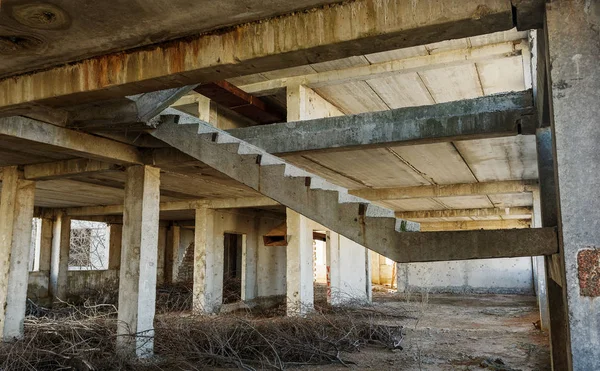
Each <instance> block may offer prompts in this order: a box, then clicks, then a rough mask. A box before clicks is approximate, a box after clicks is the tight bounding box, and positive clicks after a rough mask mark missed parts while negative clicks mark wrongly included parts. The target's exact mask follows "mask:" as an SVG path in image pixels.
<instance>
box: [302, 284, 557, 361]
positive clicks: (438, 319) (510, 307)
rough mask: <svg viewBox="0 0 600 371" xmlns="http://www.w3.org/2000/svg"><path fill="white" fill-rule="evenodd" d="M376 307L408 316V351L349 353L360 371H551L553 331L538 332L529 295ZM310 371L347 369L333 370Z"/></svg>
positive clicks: (383, 299)
mask: <svg viewBox="0 0 600 371" xmlns="http://www.w3.org/2000/svg"><path fill="white" fill-rule="evenodd" d="M373 302H374V306H375V308H394V309H398V311H399V312H405V313H407V314H408V315H409V316H410V317H412V318H411V319H406V320H403V321H404V322H405V324H404V334H405V336H404V339H403V342H402V346H403V350H393V351H391V350H382V349H371V348H367V349H364V350H362V351H361V352H360V353H354V354H349V355H347V356H346V357H345V359H347V360H350V361H352V362H355V365H353V366H351V367H352V368H355V369H372V370H482V369H488V370H536V371H537V370H550V353H549V345H548V338H547V333H544V332H542V331H540V330H539V329H537V328H536V327H535V325H534V323H535V322H536V321H537V320H538V319H539V315H538V309H537V306H536V299H535V297H532V296H523V295H470V296H465V295H461V296H458V295H441V294H440V295H426V296H423V297H421V295H415V294H413V295H403V294H396V293H388V292H375V293H374V294H373ZM303 369H305V370H317V369H319V370H338V369H339V370H342V369H347V368H346V367H339V366H328V367H319V368H303Z"/></svg>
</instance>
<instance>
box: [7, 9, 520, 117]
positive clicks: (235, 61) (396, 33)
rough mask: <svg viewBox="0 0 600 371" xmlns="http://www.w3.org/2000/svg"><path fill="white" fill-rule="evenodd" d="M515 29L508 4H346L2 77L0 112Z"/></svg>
mask: <svg viewBox="0 0 600 371" xmlns="http://www.w3.org/2000/svg"><path fill="white" fill-rule="evenodd" d="M161 13H162V12H161ZM193 23H194V24H196V23H197V21H194V22H193ZM513 26H514V24H513V17H512V6H511V3H510V1H508V0H485V1H484V0H477V1H469V2H467V3H465V2H464V1H459V0H443V1H434V0H423V1H418V2H410V1H407V0H359V1H353V2H346V3H343V4H341V5H338V6H331V7H327V8H324V9H321V10H317V11H310V12H304V13H296V14H292V15H289V16H283V17H279V18H274V19H271V20H267V21H263V22H257V23H250V24H246V25H242V26H238V27H235V28H232V29H228V30H224V31H223V32H219V33H214V34H206V35H200V36H195V37H189V38H186V39H180V40H176V41H173V42H168V43H164V44H159V45H158V46H156V47H153V48H147V49H142V50H135V51H131V52H128V53H117V54H110V55H105V56H101V57H97V58H91V59H87V60H83V61H81V62H78V63H74V64H71V65H68V66H63V67H57V68H54V69H50V70H47V71H41V72H37V73H32V74H28V75H21V76H19V77H17V78H7V79H5V80H3V81H0V107H9V106H12V107H16V106H18V105H20V104H24V103H27V102H38V103H43V104H48V105H53V106H57V105H68V104H73V103H81V102H85V101H91V100H97V99H106V98H109V97H115V96H121V97H122V96H125V95H131V94H135V93H141V92H144V91H151V90H158V89H165V88H172V87H177V86H181V85H186V84H189V83H198V82H206V81H215V80H223V79H226V78H229V77H233V76H240V75H247V74H252V73H258V72H263V71H268V70H274V69H279V68H284V67H291V66H297V65H303V64H307V63H315V62H321V61H328V60H334V59H340V58H344V57H349V56H353V55H360V54H365V53H373V52H379V51H386V50H391V49H398V48H402V47H409V46H414V45H423V44H427V43H431V42H436V41H442V40H447V39H454V38H461V37H467V36H473V35H478V34H483V33H491V32H495V31H503V30H508V29H511V28H512V27H513ZM288 35H289V36H288ZM94 39H95V38H94ZM157 87H158V88H157Z"/></svg>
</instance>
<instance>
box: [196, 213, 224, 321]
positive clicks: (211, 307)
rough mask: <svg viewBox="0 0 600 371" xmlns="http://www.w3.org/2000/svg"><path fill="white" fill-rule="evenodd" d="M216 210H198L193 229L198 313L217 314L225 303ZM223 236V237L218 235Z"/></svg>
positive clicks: (221, 255)
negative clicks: (216, 231) (218, 249)
mask: <svg viewBox="0 0 600 371" xmlns="http://www.w3.org/2000/svg"><path fill="white" fill-rule="evenodd" d="M216 238H217V236H215V211H214V210H213V209H209V208H205V207H204V208H200V209H197V210H196V227H195V231H194V297H193V311H194V312H195V313H198V314H201V313H216V312H218V311H219V309H220V307H221V305H222V304H223V265H222V263H221V264H219V263H220V262H222V260H223V252H222V251H217V245H218V244H217V241H216ZM219 238H223V236H219Z"/></svg>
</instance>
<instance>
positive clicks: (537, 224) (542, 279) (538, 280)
mask: <svg viewBox="0 0 600 371" xmlns="http://www.w3.org/2000/svg"><path fill="white" fill-rule="evenodd" d="M532 227H533V228H542V212H541V200H540V191H539V190H535V191H534V192H533V223H532ZM531 259H532V261H531V263H532V269H533V284H534V286H535V295H536V297H537V300H538V308H539V310H540V327H541V329H542V330H544V331H547V330H548V329H549V328H550V312H549V308H548V288H547V287H548V284H547V277H546V262H545V257H543V256H533V257H532V258H531Z"/></svg>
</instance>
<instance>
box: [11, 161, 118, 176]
mask: <svg viewBox="0 0 600 371" xmlns="http://www.w3.org/2000/svg"><path fill="white" fill-rule="evenodd" d="M118 169H121V167H120V166H118V165H115V164H110V163H107V162H103V161H97V160H90V159H88V158H78V159H74V160H66V161H57V162H47V163H42V164H34V165H26V166H24V167H23V174H24V176H25V179H30V180H49V179H58V178H65V177H69V176H74V175H82V174H93V173H98V172H103V171H111V170H118ZM0 176H1V175H0Z"/></svg>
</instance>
